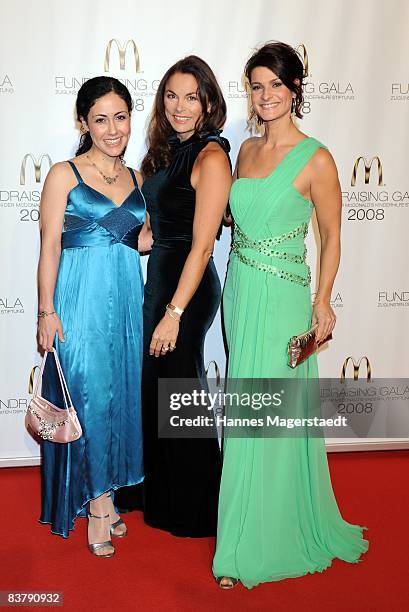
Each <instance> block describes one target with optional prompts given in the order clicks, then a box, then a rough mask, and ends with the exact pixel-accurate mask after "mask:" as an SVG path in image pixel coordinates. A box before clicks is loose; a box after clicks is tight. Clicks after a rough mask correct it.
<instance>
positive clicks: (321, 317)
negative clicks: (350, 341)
mask: <svg viewBox="0 0 409 612" xmlns="http://www.w3.org/2000/svg"><path fill="white" fill-rule="evenodd" d="M336 320H337V318H336V316H335V314H334V311H333V310H332V308H331V305H330V303H329V301H327V302H316V303H315V304H314V306H313V309H312V324H313V325H315V324H316V323H318V329H317V333H316V339H317V342H322V340H325V338H326V337H327V336H329V335H330V334H331V333H332V330H333V329H334V327H335V322H336Z"/></svg>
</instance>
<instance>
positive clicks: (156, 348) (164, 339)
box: [149, 313, 179, 357]
mask: <svg viewBox="0 0 409 612" xmlns="http://www.w3.org/2000/svg"><path fill="white" fill-rule="evenodd" d="M178 334H179V320H177V319H176V318H173V317H171V316H170V315H169V314H167V313H166V314H165V315H164V317H163V318H162V319H161V320H160V321H159V323H158V324H157V326H156V328H155V331H154V332H153V335H152V340H151V344H150V347H149V355H155V357H160V355H166V353H167V352H168V351H174V350H175V348H176V339H177V337H178Z"/></svg>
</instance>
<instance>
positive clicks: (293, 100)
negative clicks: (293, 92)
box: [291, 96, 296, 115]
mask: <svg viewBox="0 0 409 612" xmlns="http://www.w3.org/2000/svg"><path fill="white" fill-rule="evenodd" d="M295 107H296V99H295V96H293V99H292V102H291V114H292V115H294V113H295Z"/></svg>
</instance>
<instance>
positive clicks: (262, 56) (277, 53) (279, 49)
mask: <svg viewBox="0 0 409 612" xmlns="http://www.w3.org/2000/svg"><path fill="white" fill-rule="evenodd" d="M258 66H263V67H264V68H269V70H271V71H272V72H274V74H276V75H277V76H278V78H279V79H281V80H282V82H283V83H284V85H285V86H286V87H288V89H289V90H290V91H292V92H293V93H295V99H294V102H293V108H292V111H293V112H294V113H295V115H296V116H297V117H298V118H299V119H302V112H301V109H302V105H303V102H304V94H303V79H304V77H305V76H306V75H305V70H304V64H303V62H302V59H301V56H300V54H299V53H298V52H297V51H296V50H295V49H293V47H291V46H290V45H286V44H285V43H282V42H275V41H273V42H268V43H266V44H265V45H263V46H262V47H261V48H260V49H258V50H257V51H255V53H253V55H252V56H251V57H250V59H249V60H248V61H247V64H246V66H245V68H244V74H245V75H246V77H247V79H248V81H249V82H251V73H252V71H253V70H254V68H257V67H258Z"/></svg>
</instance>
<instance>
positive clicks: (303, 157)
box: [285, 137, 327, 183]
mask: <svg viewBox="0 0 409 612" xmlns="http://www.w3.org/2000/svg"><path fill="white" fill-rule="evenodd" d="M318 149H327V147H326V146H325V145H323V144H322V143H321V142H319V140H316V139H315V138H312V137H309V138H305V139H304V140H303V141H301V142H300V143H299V145H298V146H297V148H296V149H295V150H294V151H293V152H292V153H293V154H292V155H291V156H290V157H289V159H288V162H289V163H288V165H287V168H286V172H285V176H286V178H287V180H290V181H291V183H292V182H293V181H294V180H295V179H296V177H297V176H298V175H299V174H300V172H301V170H302V169H303V168H304V167H305V166H306V165H307V164H308V162H309V161H310V159H311V158H312V156H313V155H314V154H315V153H316V151H318Z"/></svg>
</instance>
